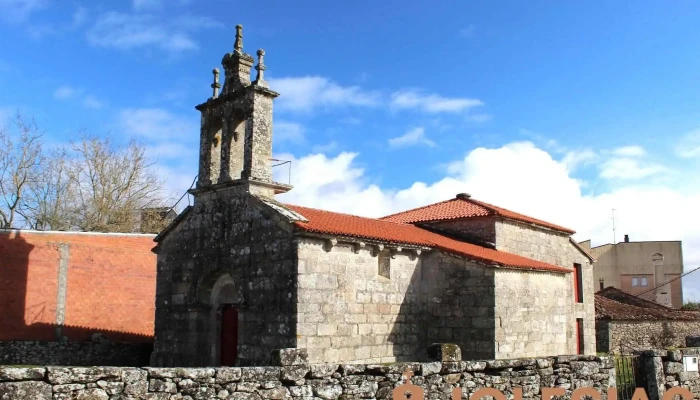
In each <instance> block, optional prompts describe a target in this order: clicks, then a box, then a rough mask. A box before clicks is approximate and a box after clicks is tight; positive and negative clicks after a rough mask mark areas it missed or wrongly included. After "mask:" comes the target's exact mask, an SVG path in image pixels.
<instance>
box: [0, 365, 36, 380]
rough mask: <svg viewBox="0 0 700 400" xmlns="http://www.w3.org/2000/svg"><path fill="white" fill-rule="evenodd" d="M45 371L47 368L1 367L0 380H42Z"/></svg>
mask: <svg viewBox="0 0 700 400" xmlns="http://www.w3.org/2000/svg"><path fill="white" fill-rule="evenodd" d="M45 373H46V368H15V367H0V382H3V381H31V380H41V379H43V378H44V374H45Z"/></svg>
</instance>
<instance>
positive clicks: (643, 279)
mask: <svg viewBox="0 0 700 400" xmlns="http://www.w3.org/2000/svg"><path fill="white" fill-rule="evenodd" d="M639 286H648V283H647V278H641V283H640V284H639Z"/></svg>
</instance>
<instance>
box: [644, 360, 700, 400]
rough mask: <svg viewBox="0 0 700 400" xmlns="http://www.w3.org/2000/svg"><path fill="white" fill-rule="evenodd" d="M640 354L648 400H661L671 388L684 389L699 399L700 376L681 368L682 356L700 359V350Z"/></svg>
mask: <svg viewBox="0 0 700 400" xmlns="http://www.w3.org/2000/svg"><path fill="white" fill-rule="evenodd" d="M640 354H641V356H640V357H641V358H642V360H641V361H642V363H640V365H641V366H642V368H643V371H642V375H643V377H644V380H645V384H646V388H645V389H646V391H647V393H648V395H649V400H659V399H663V395H664V393H665V392H666V391H667V390H669V389H671V388H673V387H683V388H686V389H688V390H690V392H691V393H692V394H693V398H696V399H697V398H700V374H698V372H692V371H691V372H686V371H685V370H684V368H683V356H695V357H700V348H684V349H679V350H647V351H643V352H640Z"/></svg>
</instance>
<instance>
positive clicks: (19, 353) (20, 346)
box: [0, 341, 153, 398]
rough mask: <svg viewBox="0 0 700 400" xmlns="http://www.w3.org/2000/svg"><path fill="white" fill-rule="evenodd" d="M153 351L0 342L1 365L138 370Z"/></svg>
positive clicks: (131, 346)
mask: <svg viewBox="0 0 700 400" xmlns="http://www.w3.org/2000/svg"><path fill="white" fill-rule="evenodd" d="M152 350H153V344H152V343H112V342H109V341H99V342H82V343H76V342H31V341H13V342H0V365H72V366H90V365H110V366H117V367H137V366H143V365H148V360H149V357H150V356H151V351H152ZM0 398H1V397H0Z"/></svg>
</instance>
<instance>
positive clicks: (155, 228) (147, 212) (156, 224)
mask: <svg viewBox="0 0 700 400" xmlns="http://www.w3.org/2000/svg"><path fill="white" fill-rule="evenodd" d="M175 217H177V212H175V210H173V209H172V208H170V207H151V208H143V209H141V221H140V222H141V223H140V224H139V227H138V233H154V234H156V233H158V232H160V231H161V230H163V228H165V227H166V226H168V225H170V223H171V222H173V220H174V219H175Z"/></svg>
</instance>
